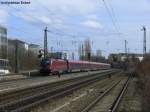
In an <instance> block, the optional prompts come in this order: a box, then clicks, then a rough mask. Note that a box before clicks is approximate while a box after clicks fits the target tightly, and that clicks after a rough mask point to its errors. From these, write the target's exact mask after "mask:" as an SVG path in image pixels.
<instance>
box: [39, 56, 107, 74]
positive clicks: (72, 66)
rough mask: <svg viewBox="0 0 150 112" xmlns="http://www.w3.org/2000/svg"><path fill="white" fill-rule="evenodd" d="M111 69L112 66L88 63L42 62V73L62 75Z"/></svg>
mask: <svg viewBox="0 0 150 112" xmlns="http://www.w3.org/2000/svg"><path fill="white" fill-rule="evenodd" d="M100 69H110V64H106V63H96V62H88V61H71V60H62V59H45V60H42V61H41V69H40V72H41V73H46V74H49V73H52V74H56V73H62V72H71V71H87V70H100Z"/></svg>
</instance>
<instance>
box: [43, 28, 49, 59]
mask: <svg viewBox="0 0 150 112" xmlns="http://www.w3.org/2000/svg"><path fill="white" fill-rule="evenodd" d="M47 31H48V30H47V27H46V28H45V30H44V59H45V58H47V53H48V49H47Z"/></svg>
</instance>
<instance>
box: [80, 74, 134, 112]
mask: <svg viewBox="0 0 150 112" xmlns="http://www.w3.org/2000/svg"><path fill="white" fill-rule="evenodd" d="M130 78H131V77H130V76H129V77H128V78H127V80H126V81H124V83H123V84H122V85H123V86H122V87H121V89H120V90H119V92H117V96H115V98H114V99H113V101H109V103H108V100H107V101H106V102H107V103H106V102H105V99H108V98H110V99H111V97H112V96H111V97H108V98H107V95H108V94H110V92H111V91H112V90H113V89H114V88H116V87H117V86H118V85H119V84H120V83H122V80H119V81H118V82H115V83H114V84H113V85H111V86H109V87H108V88H107V89H106V90H105V92H104V93H103V94H101V95H100V96H98V97H97V98H96V99H94V100H93V101H92V102H91V103H90V104H89V105H87V106H86V107H85V108H84V109H82V110H81V112H97V111H98V112H104V111H105V112H107V111H109V112H116V110H117V108H118V106H119V104H120V102H121V99H122V97H123V95H124V93H125V91H126V89H127V87H128V84H129V81H130ZM111 94H114V93H111ZM115 94H116V93H115ZM104 98H105V99H104ZM101 100H103V101H101ZM104 103H105V105H103V104H104ZM106 105H107V106H106Z"/></svg>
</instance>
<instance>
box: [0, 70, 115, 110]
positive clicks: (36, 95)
mask: <svg viewBox="0 0 150 112" xmlns="http://www.w3.org/2000/svg"><path fill="white" fill-rule="evenodd" d="M114 72H115V71H113V72H112V71H111V72H110V71H109V72H106V73H103V74H101V75H100V74H94V75H89V76H86V77H78V78H74V79H70V80H64V81H61V82H57V83H50V84H45V85H41V86H37V87H32V88H27V89H23V90H21V89H20V90H17V91H11V92H6V93H4V94H0V101H1V102H0V111H2V112H6V111H9V112H22V111H27V110H29V109H30V108H32V107H33V106H37V105H39V104H40V103H42V102H44V101H47V100H50V99H53V98H56V97H58V96H59V97H60V96H63V95H66V94H69V93H71V92H73V91H74V90H77V89H79V88H81V87H83V86H86V85H88V84H90V83H93V82H96V81H98V80H100V79H102V78H104V77H106V76H107V75H108V74H112V73H114Z"/></svg>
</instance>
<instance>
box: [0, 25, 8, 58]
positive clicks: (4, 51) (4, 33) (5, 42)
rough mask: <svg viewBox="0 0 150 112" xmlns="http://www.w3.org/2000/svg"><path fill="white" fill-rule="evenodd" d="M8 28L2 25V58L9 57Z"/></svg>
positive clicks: (0, 43) (0, 55)
mask: <svg viewBox="0 0 150 112" xmlns="http://www.w3.org/2000/svg"><path fill="white" fill-rule="evenodd" d="M7 45H8V40H7V29H6V28H5V27H2V26H0V59H7Z"/></svg>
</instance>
